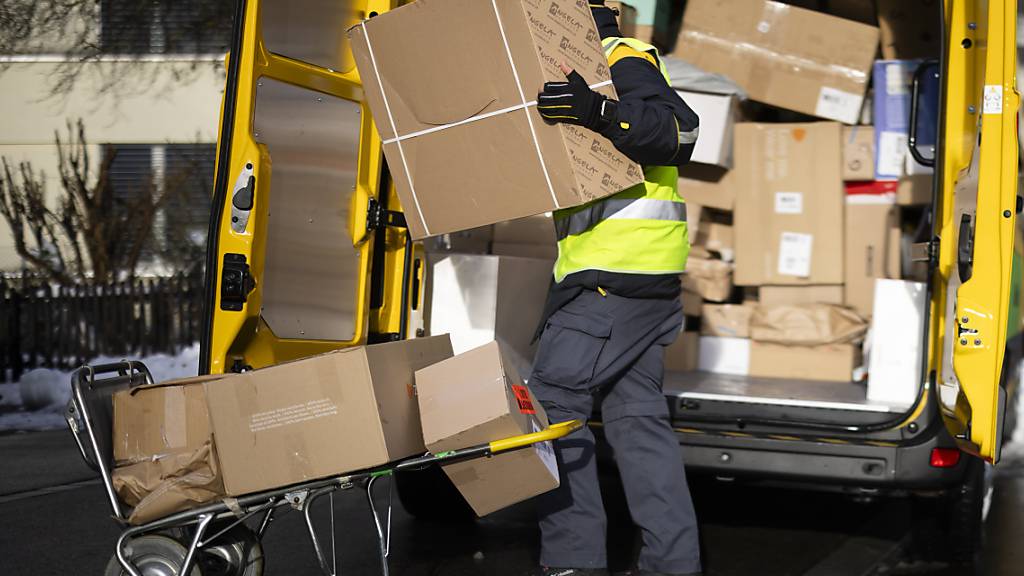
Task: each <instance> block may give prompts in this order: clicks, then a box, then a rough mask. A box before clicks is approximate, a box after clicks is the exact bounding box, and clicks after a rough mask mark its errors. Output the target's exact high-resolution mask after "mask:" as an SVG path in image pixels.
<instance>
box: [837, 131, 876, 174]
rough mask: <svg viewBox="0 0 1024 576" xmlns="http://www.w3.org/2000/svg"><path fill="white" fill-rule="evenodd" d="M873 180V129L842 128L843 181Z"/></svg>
mask: <svg viewBox="0 0 1024 576" xmlns="http://www.w3.org/2000/svg"><path fill="white" fill-rule="evenodd" d="M874 179H875V129H874V128H873V127H871V126H844V127H843V180H846V181H847V182H850V181H860V180H874Z"/></svg>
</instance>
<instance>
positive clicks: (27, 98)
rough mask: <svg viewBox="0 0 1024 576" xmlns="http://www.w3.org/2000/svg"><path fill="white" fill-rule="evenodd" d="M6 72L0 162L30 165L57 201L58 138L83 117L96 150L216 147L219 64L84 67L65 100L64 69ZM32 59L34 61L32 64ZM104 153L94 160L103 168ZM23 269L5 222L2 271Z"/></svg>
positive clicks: (0, 88) (0, 84)
mask: <svg viewBox="0 0 1024 576" xmlns="http://www.w3.org/2000/svg"><path fill="white" fill-rule="evenodd" d="M20 60H22V61H16V62H12V63H9V64H6V66H7V68H6V69H5V70H4V71H3V72H0V156H3V157H6V158H7V159H8V161H9V162H14V163H16V162H21V161H29V162H31V163H32V165H33V166H34V167H35V168H36V169H37V172H42V173H43V174H44V175H45V177H46V182H47V189H48V190H49V192H50V194H51V196H52V195H53V194H55V192H56V190H57V189H58V187H59V186H60V177H59V174H58V173H57V152H56V147H55V145H54V132H55V131H59V132H60V133H61V136H62V138H65V137H66V134H67V129H66V124H67V122H68V121H69V120H70V121H72V122H74V121H76V120H77V119H78V118H82V119H83V120H84V122H85V130H86V133H85V135H86V140H87V141H88V142H90V143H92V144H96V145H99V144H104V143H119V144H163V143H212V142H216V141H217V122H218V117H219V115H220V105H221V97H222V94H223V89H224V72H223V65H222V62H221V61H220V60H219V59H216V60H215V59H207V60H205V61H195V60H191V61H189V60H180V59H179V60H161V61H146V62H132V63H127V62H123V61H101V62H91V63H87V64H78V65H76V66H78V67H79V70H80V72H79V75H78V78H77V80H76V81H75V83H74V85H73V88H72V90H71V91H70V93H68V94H67V95H54V94H52V87H53V83H54V80H55V74H57V73H58V71H59V68H60V66H61V65H62V63H61V62H60V61H59V60H58V59H56V58H52V57H46V56H41V57H38V58H37V59H36V61H31V59H30V58H21V59H20ZM26 60H28V61H26ZM99 159H100V158H99V152H98V150H97V151H96V152H95V153H93V154H92V160H93V162H94V163H96V162H99ZM20 266H21V263H20V260H19V258H18V256H17V255H16V254H15V253H14V249H13V240H12V238H11V233H10V229H9V227H8V226H7V223H6V222H4V221H3V220H2V219H0V271H2V270H14V269H17V268H19V267H20Z"/></svg>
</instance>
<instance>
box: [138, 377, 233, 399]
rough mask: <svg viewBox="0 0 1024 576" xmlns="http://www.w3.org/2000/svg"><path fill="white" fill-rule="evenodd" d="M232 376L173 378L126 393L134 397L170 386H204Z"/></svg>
mask: <svg viewBox="0 0 1024 576" xmlns="http://www.w3.org/2000/svg"><path fill="white" fill-rule="evenodd" d="M232 376H234V374H206V375H203V376H187V377H185V378H175V379H173V380H165V381H163V382H155V383H153V384H143V385H142V386H133V387H132V388H129V389H128V393H129V394H131V395H132V396H134V395H136V394H138V393H139V392H141V391H143V390H153V389H155V388H168V387H172V386H192V385H194V384H205V383H207V382H213V381H214V380H220V379H222V378H230V377H232Z"/></svg>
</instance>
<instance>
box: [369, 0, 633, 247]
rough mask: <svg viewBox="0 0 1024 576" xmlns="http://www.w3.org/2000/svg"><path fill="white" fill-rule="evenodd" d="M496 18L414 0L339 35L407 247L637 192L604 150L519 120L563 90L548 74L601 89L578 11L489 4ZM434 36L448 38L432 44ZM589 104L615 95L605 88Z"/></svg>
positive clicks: (600, 142)
mask: <svg viewBox="0 0 1024 576" xmlns="http://www.w3.org/2000/svg"><path fill="white" fill-rule="evenodd" d="M497 8H498V9H497V14H496V13H495V8H494V7H493V6H492V4H491V3H490V2H480V1H478V0H420V1H419V2H415V3H412V4H408V5H406V6H402V7H400V8H397V9H395V10H391V11H389V12H386V13H384V14H381V15H379V16H377V17H375V18H373V19H371V20H368V21H366V22H365V23H363V24H361V25H359V26H356V27H354V28H352V29H351V30H350V31H349V38H350V39H351V43H352V51H353V54H354V56H355V60H356V65H357V66H358V68H359V71H360V74H361V77H362V78H363V82H364V90H365V93H366V99H367V102H368V104H369V105H370V109H371V110H372V111H373V112H374V118H375V120H376V124H377V127H378V129H379V130H380V133H381V137H382V138H383V139H384V141H385V142H384V152H385V155H386V156H387V158H388V165H389V166H390V168H391V170H392V173H393V175H394V182H395V187H396V189H397V191H398V194H399V197H400V198H401V200H402V206H403V208H404V209H405V211H406V215H407V220H408V224H409V231H410V233H411V234H412V236H413V237H414V238H415V239H420V238H423V237H426V236H432V235H436V234H441V233H446V232H453V231H456V230H462V229H466V228H473V227H476V226H482V225H485V224H493V223H495V222H500V221H503V220H509V219H513V218H518V217H524V216H530V215H533V214H539V213H542V212H547V211H550V210H552V209H554V208H566V207H571V206H575V205H578V204H582V203H585V202H588V201H591V200H594V199H596V198H600V197H604V196H607V195H609V194H614V193H615V192H618V191H620V190H623V189H625V188H628V187H629V186H632V185H634V184H637V183H639V182H641V181H642V180H643V174H642V172H641V170H640V167H639V166H638V165H636V164H635V163H633V162H632V161H630V160H629V159H628V158H626V157H625V155H623V154H621V153H620V152H618V151H617V150H616V149H615V147H614V146H613V145H612V144H611V143H610V142H608V141H607V140H606V139H604V138H603V137H601V136H599V135H596V134H594V133H593V132H590V131H588V130H583V129H581V128H578V127H575V126H568V125H558V126H549V125H547V124H546V123H545V122H544V121H543V119H542V118H541V117H540V115H539V114H538V113H537V110H536V107H535V106H530V107H528V108H525V109H524V108H522V106H523V105H524V103H526V102H529V101H532V100H533V99H534V98H535V95H536V92H537V90H538V89H539V88H540V87H541V86H542V85H543V83H544V82H545V81H564V75H563V74H562V73H561V71H560V70H559V69H558V63H559V62H563V61H564V62H566V63H567V64H568V65H570V66H572V67H573V68H574V69H575V70H576V71H578V72H579V73H580V74H581V75H582V76H583V77H584V78H586V79H587V81H588V82H589V83H591V84H597V83H601V82H606V81H610V71H609V69H608V62H607V60H606V59H605V56H604V51H603V50H602V48H601V45H600V40H599V36H598V34H597V31H596V28H595V25H594V20H593V17H592V15H591V13H590V9H589V7H587V5H586V4H585V3H574V2H554V1H553V0H498V2H497ZM499 15H500V18H499ZM452 22H458V23H459V25H458V26H452V25H451V24H452ZM437 30H445V33H444V34H434V33H432V32H429V31H437ZM506 40H507V50H506V42H505V41H506ZM371 49H372V54H371ZM510 55H511V58H510ZM510 59H511V61H510ZM513 65H514V66H513ZM598 90H599V91H601V92H602V93H604V94H606V95H609V96H614V95H615V91H614V87H612V86H611V85H610V84H609V85H607V86H603V87H601V88H598ZM516 107H518V108H516ZM509 108H513V109H512V110H507V109H509ZM389 111H390V113H389ZM491 113H494V115H493V116H489V117H485V118H482V119H481V118H480V116H481V115H487V114H491ZM471 119H472V120H471ZM453 123H461V124H458V125H455V126H451V124H453ZM425 130H426V131H430V130H434V131H430V132H428V133H422V131H425ZM396 137H397V138H399V140H397V141H394V140H393V139H394V138H396ZM452 158H458V159H459V161H458V163H457V166H456V165H453V164H452ZM549 182H550V186H549Z"/></svg>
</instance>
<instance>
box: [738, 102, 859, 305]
mask: <svg viewBox="0 0 1024 576" xmlns="http://www.w3.org/2000/svg"><path fill="white" fill-rule="evenodd" d="M839 144H840V125H839V124H836V123H833V122H814V123H807V124H754V123H743V124H737V125H736V170H735V171H736V172H737V173H738V180H739V186H738V187H737V190H738V195H737V199H736V210H735V211H734V213H733V214H734V224H735V228H734V230H735V235H736V277H735V282H736V284H738V285H740V286H760V285H765V284H776V285H808V284H842V283H843V261H842V254H843V207H844V202H845V193H844V190H843V183H842V178H841V173H842V167H841V154H840V149H839V148H840V146H839Z"/></svg>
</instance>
